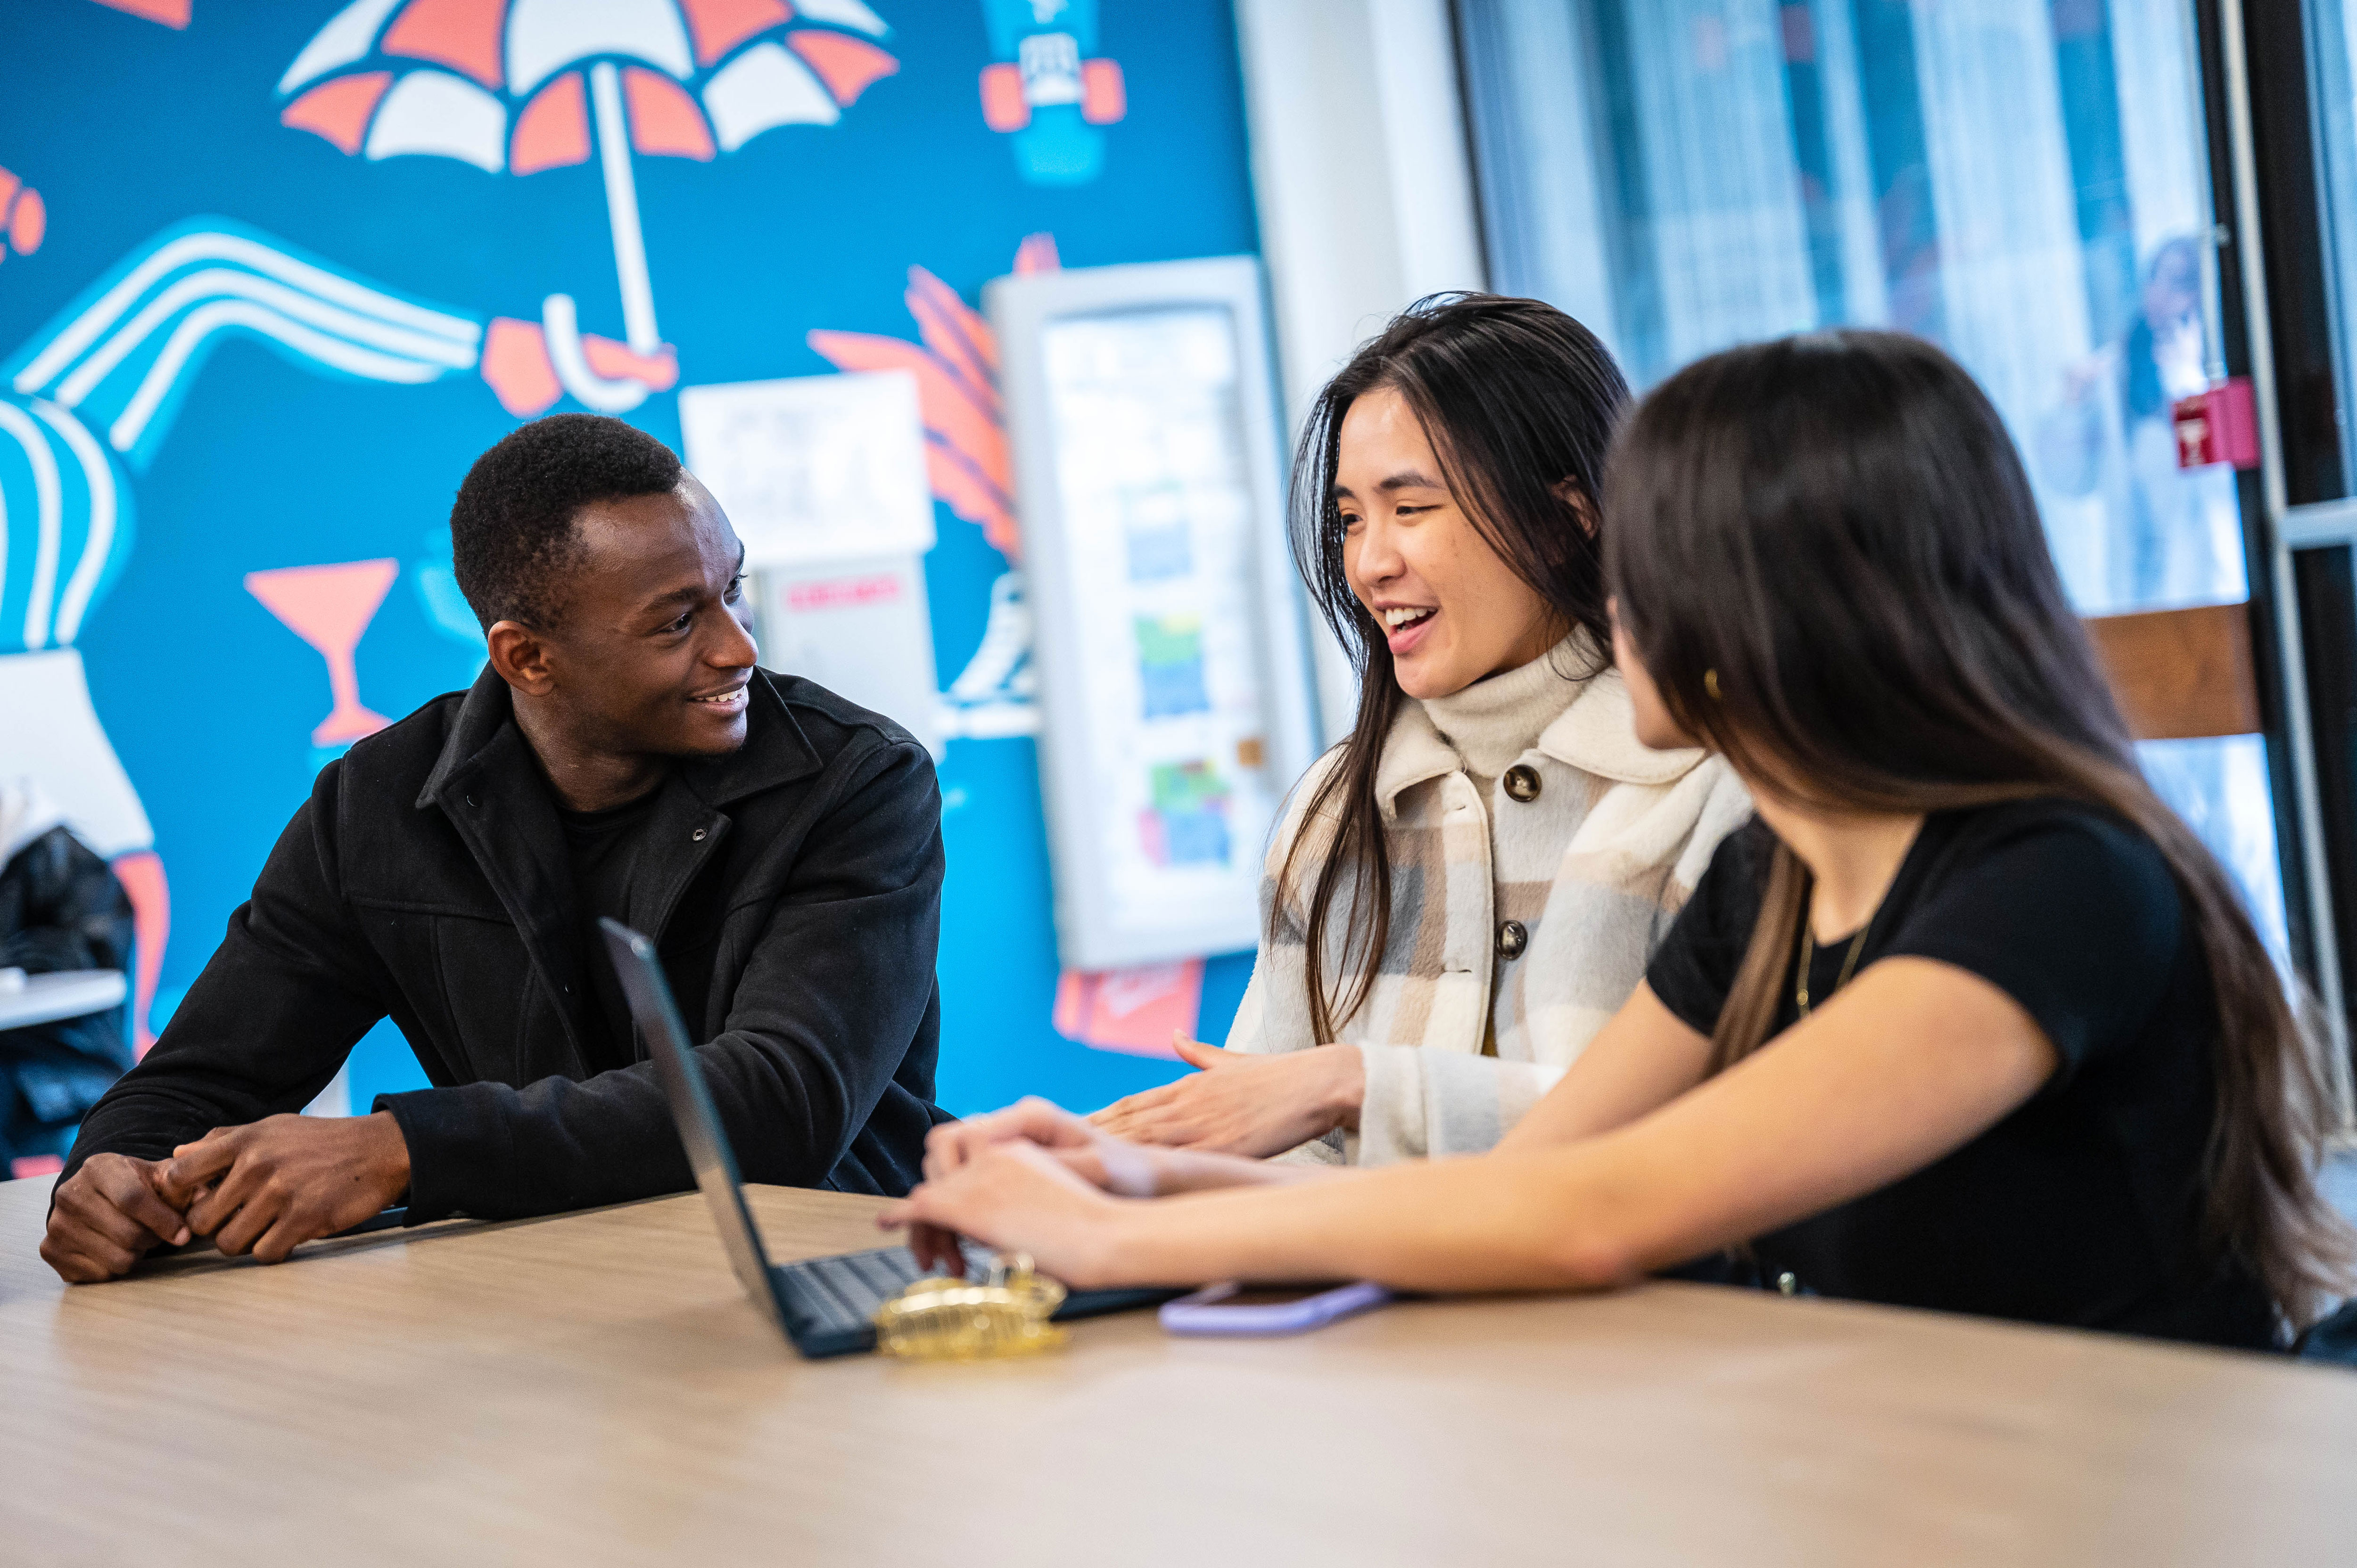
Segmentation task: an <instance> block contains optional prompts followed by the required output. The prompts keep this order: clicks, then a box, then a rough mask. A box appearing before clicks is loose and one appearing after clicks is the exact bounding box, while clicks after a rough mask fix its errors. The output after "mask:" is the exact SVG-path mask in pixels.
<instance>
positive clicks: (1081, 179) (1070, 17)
mask: <svg viewBox="0 0 2357 1568" xmlns="http://www.w3.org/2000/svg"><path fill="white" fill-rule="evenodd" d="M982 13H983V18H984V20H985V22H986V23H987V24H988V26H989V28H990V52H991V53H992V54H993V55H995V56H996V57H997V58H996V59H994V60H993V61H992V62H991V63H990V64H989V65H986V66H985V67H983V68H982V118H983V121H984V123H985V124H987V125H988V126H989V127H990V128H991V129H992V130H994V131H997V132H1001V133H1003V134H1006V135H1008V136H1011V137H1012V138H1013V141H1014V146H1015V166H1016V167H1017V168H1018V169H1020V170H1022V171H1023V177H1024V178H1025V179H1028V180H1029V181H1030V182H1031V183H1032V184H1034V185H1085V184H1087V183H1088V182H1089V181H1090V180H1092V179H1094V178H1096V177H1097V176H1098V174H1100V173H1101V172H1103V168H1104V140H1105V138H1104V133H1103V132H1102V131H1100V130H1098V129H1097V127H1098V126H1100V125H1110V124H1114V123H1115V122H1116V121H1118V120H1120V119H1122V118H1123V117H1124V116H1125V115H1126V114H1127V113H1129V90H1128V86H1127V84H1126V82H1125V81H1124V80H1123V78H1122V73H1121V65H1120V62H1118V61H1116V60H1111V59H1103V58H1100V57H1099V56H1098V55H1097V53H1096V48H1097V0H982Z"/></svg>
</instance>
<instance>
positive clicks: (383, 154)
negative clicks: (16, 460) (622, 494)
mask: <svg viewBox="0 0 2357 1568" xmlns="http://www.w3.org/2000/svg"><path fill="white" fill-rule="evenodd" d="M888 32H889V28H888V27H886V25H885V22H884V20H883V18H882V17H880V16H877V14H876V13H875V12H874V11H872V10H870V9H869V8H868V7H867V6H866V5H864V4H862V3H861V0H797V3H796V4H794V5H788V4H786V3H785V0H604V3H602V4H596V5H591V4H587V3H585V0H355V3H354V4H352V5H348V6H346V7H345V8H344V9H343V10H341V11H339V12H338V13H337V14H336V16H335V17H334V18H333V19H332V20H331V21H329V22H328V25H327V26H326V27H322V28H320V29H319V31H318V32H317V34H316V35H315V36H314V37H313V38H312V39H311V41H310V42H309V43H308V44H307V45H306V46H305V47H304V48H303V50H302V52H301V53H300V54H298V55H297V56H296V59H295V61H294V63H293V64H292V65H290V66H289V67H288V68H287V70H286V73H285V76H284V77H282V78H281V79H280V80H279V82H278V91H279V94H280V96H281V97H282V98H285V100H287V102H286V103H285V108H284V109H282V110H281V111H280V113H279V119H280V121H281V123H283V124H286V125H290V126H293V127H295V128H296V129H298V130H304V131H309V132H312V133H314V134H317V135H319V136H322V137H324V138H326V139H327V140H328V142H330V143H332V144H334V145H336V146H337V147H338V148H339V149H341V150H342V151H343V152H345V153H347V154H350V155H351V156H356V157H364V158H369V159H382V158H393V157H403V156H432V157H447V158H457V159H458V160H460V161H461V162H465V163H469V164H473V165H474V166H476V167H478V168H480V169H483V170H484V171H486V172H487V173H490V174H495V175H496V174H514V175H532V174H537V173H540V172H542V171H543V170H546V169H555V168H565V167H569V166H575V165H579V164H584V163H587V162H588V161H589V159H590V157H591V156H593V154H594V155H595V156H596V157H597V165H598V169H599V172H600V173H601V174H602V175H603V176H604V179H605V191H606V216H607V220H608V225H609V227H610V229H611V231H612V234H613V244H614V274H615V279H616V282H617V284H618V285H619V290H620V294H621V302H622V324H623V332H624V341H622V342H619V343H618V342H614V341H612V340H610V339H606V338H597V337H593V336H588V335H585V334H584V333H582V331H581V330H580V327H579V312H578V310H577V308H576V305H575V302H574V300H573V297H572V295H569V294H564V293H556V294H551V295H548V296H547V297H546V298H545V299H544V300H543V301H542V302H541V315H540V320H539V321H538V322H536V323H535V322H526V321H517V320H511V319H508V318H504V317H503V318H500V319H498V320H495V321H493V322H492V323H491V328H490V340H489V341H488V342H487V343H486V345H485V348H484V376H485V379H486V380H488V381H490V382H491V384H492V386H493V387H494V388H495V389H496V390H497V391H498V392H499V393H500V401H501V403H503V404H504V405H505V406H506V407H507V409H508V411H509V412H510V413H515V414H519V415H523V416H529V415H533V414H537V413H542V412H544V411H545V410H546V409H548V408H550V407H551V406H553V405H554V403H556V401H557V399H558V397H559V396H560V395H561V394H562V393H565V392H570V393H571V394H572V395H573V397H574V399H575V400H576V402H578V403H581V404H582V405H583V406H584V407H586V408H591V409H595V410H597V411H598V412H600V413H622V412H624V411H625V410H628V409H631V408H635V407H637V406H638V405H639V403H641V402H643V401H644V400H645V399H646V396H647V394H648V393H649V392H661V391H667V390H669V389H670V388H671V387H672V385H673V383H674V382H675V381H677V380H678V375H679V371H678V364H677V360H676V358H675V356H674V354H673V350H672V348H671V346H670V345H668V344H666V343H665V342H664V341H663V339H662V331H661V329H660V328H658V326H657V325H656V319H655V299H654V285H653V282H652V280H651V278H650V276H649V275H648V271H647V252H646V242H645V238H644V236H643V235H642V233H641V232H640V224H639V198H638V185H637V180H636V178H635V177H634V175H633V173H632V159H633V158H634V157H640V156H645V157H679V158H692V159H694V160H696V161H698V162H707V163H708V162H710V161H711V160H712V159H713V158H714V157H716V156H718V155H719V154H721V153H726V152H734V151H736V150H737V148H738V147H741V146H743V145H745V144H746V143H747V142H749V141H751V140H752V139H753V138H754V137H755V136H758V135H759V134H762V133H763V132H764V131H769V130H772V129H774V128H776V127H778V126H780V125H797V124H801V125H832V124H835V123H836V122H837V121H838V120H840V119H841V118H842V117H843V111H844V110H845V108H847V107H849V106H850V105H851V104H853V103H855V102H857V101H858V99H859V96H860V94H861V93H863V92H865V91H866V90H867V88H868V87H869V86H870V85H871V84H873V83H874V82H875V81H877V79H879V78H881V77H885V76H889V75H891V74H893V73H894V72H896V71H898V70H899V60H898V59H895V58H894V57H893V56H892V55H891V54H890V53H888V52H887V51H886V50H885V49H884V48H881V47H880V46H878V45H877V44H876V43H875V42H873V41H872V40H873V39H875V38H882V37H884V36H886V35H887V34H888Z"/></svg>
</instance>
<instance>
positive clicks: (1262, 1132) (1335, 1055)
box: [1089, 1034, 1367, 1159]
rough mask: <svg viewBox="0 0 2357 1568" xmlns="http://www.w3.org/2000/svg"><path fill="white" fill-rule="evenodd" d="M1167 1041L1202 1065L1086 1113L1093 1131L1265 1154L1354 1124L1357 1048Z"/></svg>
mask: <svg viewBox="0 0 2357 1568" xmlns="http://www.w3.org/2000/svg"><path fill="white" fill-rule="evenodd" d="M1172 1043H1173V1045H1174V1046H1175V1047H1176V1048H1177V1050H1178V1052H1179V1059H1180V1060H1181V1061H1184V1062H1186V1063H1187V1064H1188V1065H1189V1066H1190V1067H1196V1068H1200V1069H1202V1070H1201V1071H1200V1072H1197V1073H1195V1074H1193V1075H1192V1076H1190V1077H1188V1078H1182V1079H1179V1080H1178V1081H1177V1082H1176V1083H1166V1084H1164V1085H1163V1086H1162V1087H1161V1088H1159V1089H1149V1090H1146V1092H1145V1093H1143V1094H1133V1095H1131V1096H1130V1097H1129V1098H1128V1099H1126V1100H1116V1101H1114V1102H1113V1103H1112V1104H1111V1105H1108V1106H1106V1107H1105V1108H1104V1109H1103V1110H1102V1111H1100V1112H1097V1113H1096V1114H1095V1115H1093V1116H1092V1117H1090V1118H1089V1120H1090V1122H1092V1123H1094V1124H1095V1127H1096V1128H1097V1130H1098V1131H1100V1132H1103V1133H1111V1134H1113V1135H1114V1137H1116V1138H1124V1139H1127V1140H1128V1141H1130V1142H1131V1143H1135V1144H1161V1145H1163V1146H1165V1147H1168V1148H1176V1149H1199V1150H1202V1151H1205V1152H1208V1153H1216V1154H1229V1155H1247V1156H1250V1157H1252V1158H1254V1159H1265V1158H1266V1157H1267V1156H1269V1155H1281V1154H1283V1153H1284V1152H1285V1151H1286V1150H1287V1149H1290V1148H1293V1147H1295V1146H1296V1145H1297V1144H1306V1143H1308V1141H1309V1140H1310V1139H1312V1138H1320V1137H1323V1136H1325V1135H1326V1134H1327V1133H1330V1132H1332V1131H1333V1130H1334V1129H1335V1128H1337V1127H1354V1126H1356V1125H1358V1121H1359V1106H1360V1103H1361V1101H1363V1100H1364V1099H1365V1098H1366V1092H1367V1071H1366V1062H1365V1058H1362V1057H1361V1056H1360V1054H1359V1047H1356V1046H1347V1045H1333V1046H1320V1047H1318V1048H1317V1049H1315V1050H1308V1051H1288V1052H1286V1053H1284V1054H1283V1055H1279V1056H1258V1055H1254V1054H1252V1053H1250V1052H1245V1051H1223V1050H1222V1049H1220V1048H1219V1047H1216V1046H1207V1045H1204V1044H1203V1043H1202V1042H1200V1041H1199V1040H1190V1039H1189V1038H1188V1037H1187V1036H1185V1035H1183V1034H1181V1035H1179V1036H1176V1038H1175V1039H1174V1040H1173V1042H1172Z"/></svg>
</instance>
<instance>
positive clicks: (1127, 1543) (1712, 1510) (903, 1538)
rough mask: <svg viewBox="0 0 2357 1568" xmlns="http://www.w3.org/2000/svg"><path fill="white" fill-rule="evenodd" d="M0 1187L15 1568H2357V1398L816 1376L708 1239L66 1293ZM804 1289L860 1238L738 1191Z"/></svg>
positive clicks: (1860, 1321)
mask: <svg viewBox="0 0 2357 1568" xmlns="http://www.w3.org/2000/svg"><path fill="white" fill-rule="evenodd" d="M47 1185H48V1184H47V1183H45V1182H40V1181H20V1182H12V1183H5V1184H0V1477H5V1483H0V1560H5V1561H6V1562H8V1563H158V1564H162V1563H239V1564H241V1565H253V1568H263V1565H267V1564H274V1563H303V1564H310V1563H338V1564H339V1565H340V1564H347V1563H399V1564H404V1565H406V1564H414V1563H565V1564H598V1563H648V1562H664V1563H741V1562H764V1563H767V1562H777V1563H895V1562H923V1563H931V1562H939V1561H944V1560H952V1561H954V1560H963V1559H964V1558H968V1557H971V1558H972V1559H973V1560H974V1561H975V1562H977V1563H1024V1564H1027V1565H1028V1564H1041V1565H1046V1564H1061V1563H1076V1564H1077V1563H1122V1564H1125V1568H1126V1565H1130V1564H1140V1565H1146V1568H1154V1565H1158V1564H1165V1563H1168V1564H1172V1565H1174V1568H1175V1565H1180V1564H1183V1565H1185V1568H1200V1564H1202V1563H1281V1562H1328V1561H1331V1562H1336V1563H1352V1564H1384V1563H1417V1564H1426V1563H1538V1562H1571V1561H1578V1562H1596V1563H1616V1564H1638V1565H1649V1564H1661V1565H1668V1564H1691V1563H1792V1564H1801V1563H1806V1564H1809V1565H1810V1568H1853V1565H1855V1568H1868V1565H1871V1568H1885V1565H1887V1564H1889V1563H1907V1564H1909V1565H1910V1568H1937V1565H1939V1564H1946V1563H1960V1564H1961V1563H1972V1564H1982V1563H2007V1564H2013V1565H2019V1564H2040V1563H2055V1564H2066V1563H2067V1564H2071V1565H2072V1568H2101V1565H2104V1564H2111V1563H2120V1564H2130V1563H2133V1564H2136V1565H2137V1568H2148V1565H2150V1564H2154V1563H2328V1562H2340V1561H2345V1560H2346V1558H2347V1556H2348V1552H2349V1535H2348V1528H2349V1521H2350V1520H2352V1519H2357V1465H2352V1464H2351V1462H2350V1455H2352V1453H2357V1377H2352V1376H2351V1375H2350V1374H2348V1373H2346V1372H2341V1371H2337V1370H2332V1369H2324V1368H2317V1367H2304V1366H2299V1365H2296V1364H2294V1363H2291V1362H2288V1361H2285V1360H2280V1359H2272V1358H2265V1357H2258V1356H2250V1355H2239V1354H2233V1353H2229V1352H2224V1351H2204V1350H2192V1349H2186V1348H2176V1347H2170V1346H2165V1345H2158V1344H2154V1343H2149V1342H2145V1341H2138V1340H2132V1339H2124V1338H2115V1337H2105V1336H2101V1335H2094V1334H2078V1333H2064V1332H2060V1331H2055V1330H2046V1329H2032V1328H2024V1327H2019V1326H2010V1325H2005V1324H1997V1323H1989V1322H1981V1321H1975V1320H1973V1319H1968V1318H1961V1317H1948V1316H1940V1315H1937V1314H1932V1313H1923V1312H1895V1311H1888V1310H1885V1309H1881V1308H1878V1307H1866V1306H1858V1305H1847V1304H1843V1303H1838V1302H1827V1301H1812V1300H1807V1299H1800V1300H1792V1301H1787V1300H1783V1299H1781V1298H1779V1297H1776V1296H1772V1295H1768V1294H1758V1293H1752V1292H1738V1291H1732V1290H1722V1289H1715V1288H1712V1287H1708V1286H1702V1285H1679V1284H1657V1285H1649V1286H1645V1287H1643V1288H1641V1289H1637V1290H1631V1291H1624V1292H1620V1293H1617V1294H1610V1295H1604V1296H1597V1297H1591V1298H1588V1299H1585V1300H1580V1299H1569V1298H1532V1299H1523V1300H1512V1299H1491V1300H1480V1301H1460V1302H1416V1303H1405V1304H1401V1305H1394V1306H1392V1307H1389V1308H1386V1309H1384V1310H1383V1311H1380V1312H1375V1313H1371V1314H1369V1315H1367V1316H1363V1317H1360V1318H1355V1319H1352V1320H1351V1321H1349V1322H1346V1323H1342V1324H1339V1325H1336V1326H1333V1327H1331V1328H1329V1329H1325V1330H1322V1331H1320V1332H1318V1333H1315V1334H1310V1335H1306V1336H1303V1337H1299V1338H1295V1339H1275V1340H1245V1341H1236V1342H1231V1343H1220V1342H1216V1341H1205V1340H1187V1339H1176V1338H1172V1337H1168V1336H1166V1335H1164V1334H1163V1333H1162V1332H1161V1331H1160V1330H1159V1329H1158V1328H1157V1326H1156V1325H1155V1320H1154V1316H1153V1315H1152V1314H1150V1313H1133V1314H1128V1315H1125V1316H1120V1317H1114V1318H1103V1319H1099V1320H1096V1321H1093V1322H1087V1323H1081V1324H1076V1325H1074V1326H1073V1330H1072V1341H1071V1345H1070V1347H1068V1348H1066V1349H1064V1350H1062V1351H1060V1352H1056V1353H1053V1354H1049V1355H1046V1356H1041V1357H1039V1358H1037V1359H1029V1360H1024V1361H1010V1362H1000V1363H996V1364H993V1365H986V1366H974V1367H923V1366H914V1367H912V1366H901V1365H898V1364H895V1363H892V1362H888V1361H885V1360H881V1359H877V1358H874V1357H856V1358H850V1359H843V1360H837V1361H823V1362H805V1361H801V1360H798V1359H795V1357H794V1355H793V1354H792V1352H791V1350H789V1349H788V1348H786V1347H785V1345H784V1343H783V1341H782V1340H780V1338H779V1337H778V1335H777V1334H776V1332H775V1331H774V1330H772V1329H771V1328H770V1326H769V1325H768V1323H767V1322H766V1321H764V1320H763V1319H762V1318H761V1317H759V1316H756V1314H755V1313H754V1311H753V1309H752V1308H751V1307H750V1306H748V1305H747V1304H746V1302H745V1300H744V1297H743V1296H742V1295H741V1294H739V1293H738V1291H737V1284H736V1282H735V1280H734V1279H733V1278H732V1277H731V1276H730V1274H729V1273H728V1268H727V1265H726V1262H725V1261H724V1260H723V1258H722V1256H721V1252H720V1247H719V1244H718V1242H717V1240H716V1239H715V1237H714V1235H713V1232H712V1227H711V1222H710V1220H709V1218H708V1217H707V1216H706V1214H705V1209H704V1206H703V1202H702V1200H701V1199H700V1198H699V1197H695V1196H694V1195H693V1194H690V1195H686V1196H683V1197H675V1198H662V1199H657V1200H655V1201H652V1202H648V1203H639V1204H630V1205H626V1206H624V1207H621V1208H609V1209H601V1210H597V1211H594V1212H591V1213H587V1214H579V1215H571V1216H566V1217H563V1218H559V1219H546V1220H533V1221H523V1222H519V1223H514V1224H507V1225H468V1224H450V1225H442V1226H436V1227H432V1228H428V1229H424V1230H417V1231H414V1232H410V1233H407V1234H402V1233H398V1232H396V1233H393V1234H386V1235H378V1236H371V1237H361V1238H354V1239H352V1240H349V1241H339V1242H328V1243H323V1244H321V1245H319V1246H317V1247H314V1248H309V1249H306V1250H305V1251H304V1252H303V1253H302V1254H300V1255H298V1256H297V1257H296V1260H295V1261H294V1262H291V1263H288V1264H286V1265H285V1266H283V1267H279V1268H275V1269H270V1268H262V1267H259V1266H256V1265H253V1264H251V1263H248V1262H227V1261H224V1260H222V1259H220V1258H218V1257H202V1256H198V1257H189V1258H185V1259H178V1260H172V1261H168V1262H165V1263H162V1264H160V1265H158V1266H156V1268H154V1269H153V1270H152V1271H149V1272H145V1273H142V1274H141V1275H138V1276H135V1277H134V1278H132V1279H129V1280H125V1281H122V1282H118V1283H113V1284H103V1285H82V1286H76V1287H73V1288H72V1289H70V1290H69V1289H67V1288H65V1287H63V1286H61V1285H59V1283H58V1281H57V1279H56V1277H55V1276H54V1275H52V1274H50V1273H48V1270H47V1269H46V1268H45V1267H43V1265H42V1264H41V1262H39V1260H38V1258H37V1257H36V1256H35V1255H34V1245H35V1242H36V1240H37V1238H38V1234H39V1231H40V1228H41V1223H42V1216H43V1212H44V1199H45V1197H46V1187H47ZM749 1197H750V1198H751V1201H752V1207H753V1209H754V1212H755V1213H756V1214H757V1215H758V1216H759V1219H760V1221H761V1224H762V1226H763V1229H764V1230H765V1232H766V1233H767V1236H768V1238H769V1240H770V1246H771V1248H772V1250H773V1251H775V1252H776V1253H777V1254H778V1255H780V1256H781V1257H794V1256H806V1255H809V1254H811V1253H813V1252H815V1251H829V1250H840V1249H843V1248H846V1247H856V1246H862V1245H870V1244H874V1243H875V1242H876V1241H877V1231H876V1229H875V1225H874V1214H875V1210H876V1208H877V1201H876V1200H874V1199H868V1198H858V1197H847V1196H845V1195H843V1194H839V1193H810V1192H790V1191H785V1190H782V1189H780V1188H774V1187H754V1188H752V1189H750V1192H749Z"/></svg>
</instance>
